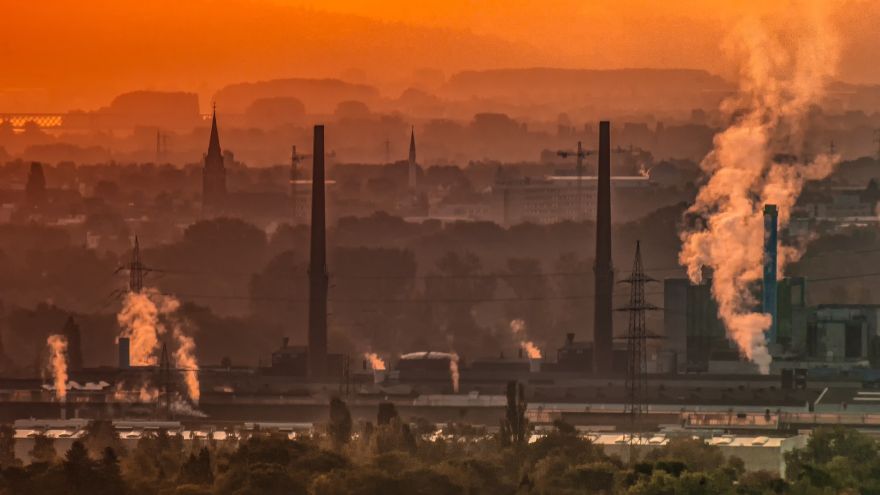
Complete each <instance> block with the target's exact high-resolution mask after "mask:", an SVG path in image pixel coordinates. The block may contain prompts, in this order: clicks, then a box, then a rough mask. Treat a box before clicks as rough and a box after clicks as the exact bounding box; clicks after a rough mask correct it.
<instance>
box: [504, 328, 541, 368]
mask: <svg viewBox="0 0 880 495" xmlns="http://www.w3.org/2000/svg"><path fill="white" fill-rule="evenodd" d="M510 331H511V332H513V335H514V337H516V338H517V339H519V346H520V347H521V348H522V350H523V351H524V352H525V353H526V356H528V358H529V359H541V348H540V347H538V346H537V345H536V344H535V343H534V342H532V341H531V340H527V339H526V337H525V334H526V321H525V320H523V319H521V318H517V319H515V320H510Z"/></svg>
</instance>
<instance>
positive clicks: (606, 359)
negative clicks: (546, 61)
mask: <svg viewBox="0 0 880 495" xmlns="http://www.w3.org/2000/svg"><path fill="white" fill-rule="evenodd" d="M596 188H597V190H596V260H595V264H594V265H593V270H594V272H595V278H596V288H595V291H594V297H595V314H594V318H593V372H594V373H595V374H596V375H609V374H611V372H612V369H613V368H612V353H613V349H612V335H613V328H612V321H611V314H612V313H611V312H612V308H611V292H612V290H613V288H614V287H613V286H614V273H613V270H612V266H611V123H610V122H607V121H602V122H599V177H598V181H597V186H596Z"/></svg>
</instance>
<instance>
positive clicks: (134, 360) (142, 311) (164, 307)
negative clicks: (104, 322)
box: [116, 289, 201, 403]
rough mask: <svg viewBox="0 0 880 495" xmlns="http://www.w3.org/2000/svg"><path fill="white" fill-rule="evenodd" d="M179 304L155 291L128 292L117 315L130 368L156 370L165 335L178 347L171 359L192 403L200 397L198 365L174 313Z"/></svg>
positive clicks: (190, 341) (189, 338)
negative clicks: (161, 340) (144, 367)
mask: <svg viewBox="0 0 880 495" xmlns="http://www.w3.org/2000/svg"><path fill="white" fill-rule="evenodd" d="M178 309H180V302H179V301H178V300H177V299H175V298H173V297H171V296H166V295H163V294H160V293H159V292H158V291H157V290H155V289H145V290H144V291H143V292H141V293H135V292H129V293H128V294H126V296H125V300H124V301H123V305H122V309H121V310H120V311H119V314H117V315H116V319H117V321H118V322H119V325H120V326H121V327H122V335H121V336H123V337H128V338H129V339H130V346H131V347H130V359H131V364H132V365H133V366H155V365H156V364H157V363H158V353H159V350H160V349H161V345H160V340H159V339H160V337H161V336H163V335H166V334H168V333H170V334H171V337H172V338H173V339H174V340H175V341H176V343H177V349H176V350H175V351H174V354H173V358H174V364H175V366H176V367H177V368H178V369H180V370H182V373H183V378H184V382H185V384H186V389H187V395H188V396H189V398H190V400H192V401H193V402H195V403H198V402H199V398H200V397H201V393H200V387H199V376H198V370H199V365H198V361H197V360H196V356H195V348H196V344H195V340H193V338H192V337H191V336H189V335H187V333H186V332H184V328H183V327H184V325H183V322H182V321H181V319H180V318H179V316H178V315H177V311H178Z"/></svg>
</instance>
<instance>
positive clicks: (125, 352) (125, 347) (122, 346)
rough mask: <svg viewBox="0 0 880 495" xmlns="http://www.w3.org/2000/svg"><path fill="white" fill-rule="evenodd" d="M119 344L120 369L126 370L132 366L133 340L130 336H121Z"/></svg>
mask: <svg viewBox="0 0 880 495" xmlns="http://www.w3.org/2000/svg"><path fill="white" fill-rule="evenodd" d="M117 346H118V347H119V369H121V370H126V369H128V368H130V367H131V357H130V352H131V351H130V348H131V341H130V340H129V339H128V337H119V341H118V342H117Z"/></svg>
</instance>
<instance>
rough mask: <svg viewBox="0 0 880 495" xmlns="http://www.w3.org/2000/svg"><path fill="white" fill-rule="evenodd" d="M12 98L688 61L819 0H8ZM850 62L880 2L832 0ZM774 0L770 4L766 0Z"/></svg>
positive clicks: (97, 100) (1, 77)
mask: <svg viewBox="0 0 880 495" xmlns="http://www.w3.org/2000/svg"><path fill="white" fill-rule="evenodd" d="M0 2H2V3H3V4H5V7H4V8H3V12H4V15H2V16H0V29H2V32H3V33H4V36H3V37H2V41H0V43H2V46H0V62H2V68H3V70H0V112H2V111H25V110H32V111H53V110H66V109H70V108H83V109H92V108H95V107H97V106H99V105H102V104H106V103H107V102H108V101H109V100H110V98H111V97H112V96H113V95H115V94H116V93H119V92H122V91H128V90H132V89H142V88H152V89H182V90H190V91H197V92H199V93H200V94H201V95H202V97H203V101H206V98H209V97H210V95H211V94H212V93H213V92H214V91H216V90H217V89H218V88H219V87H221V86H223V85H224V84H227V83H230V82H238V81H249V80H258V79H269V78H278V77H296V76H338V75H339V74H341V73H343V71H345V70H347V69H351V68H357V69H360V70H362V71H363V73H364V74H365V76H366V82H374V83H386V82H395V83H397V85H395V86H393V87H394V88H395V90H397V88H398V87H399V86H400V85H401V84H402V83H405V82H406V81H407V80H408V78H409V76H410V75H411V74H412V71H413V70H414V69H418V68H426V67H430V68H437V69H440V70H442V71H444V73H446V74H449V73H452V72H454V71H456V70H459V69H462V68H489V67H527V66H559V67H577V68H614V67H688V68H705V69H708V70H711V71H713V72H716V73H720V74H722V75H726V76H731V75H732V74H733V73H734V69H733V66H732V64H731V61H730V60H728V59H725V57H723V56H721V55H720V51H719V46H720V44H721V41H722V40H723V39H724V37H725V35H726V33H727V32H728V31H729V30H730V29H731V28H732V26H734V25H736V24H737V22H738V21H739V20H740V19H742V18H743V17H744V16H759V17H763V18H765V19H770V21H771V22H777V23H780V24H785V23H786V21H787V19H789V18H790V17H792V16H796V15H798V13H799V12H800V11H802V10H803V9H806V8H808V7H809V6H810V4H815V3H816V2H815V1H810V0H799V1H773V2H769V1H766V0H765V1H755V0H738V1H735V0H731V1H728V2H711V1H709V0H700V1H698V0H667V1H664V2H654V1H647V0H616V1H611V0H608V1H597V0H592V1H591V0H539V1H524V0H445V1H433V0H371V1H360V0H149V1H142V0H138V1H133V0H92V1H88V2H74V1H70V0H41V1H39V2H20V1H16V0H0ZM820 3H821V4H822V5H823V6H825V9H826V10H827V11H828V19H829V22H830V24H831V25H832V26H833V27H834V28H835V30H836V31H837V32H838V33H839V35H840V39H841V64H840V71H839V74H840V77H841V78H842V79H844V80H848V81H853V82H880V64H876V63H874V61H873V54H874V51H875V48H876V47H877V46H880V34H877V33H876V32H875V30H874V26H875V25H876V24H877V21H878V20H880V6H878V5H876V4H877V2H871V1H869V0H826V1H823V2H820ZM766 4H770V6H767V5H766Z"/></svg>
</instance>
